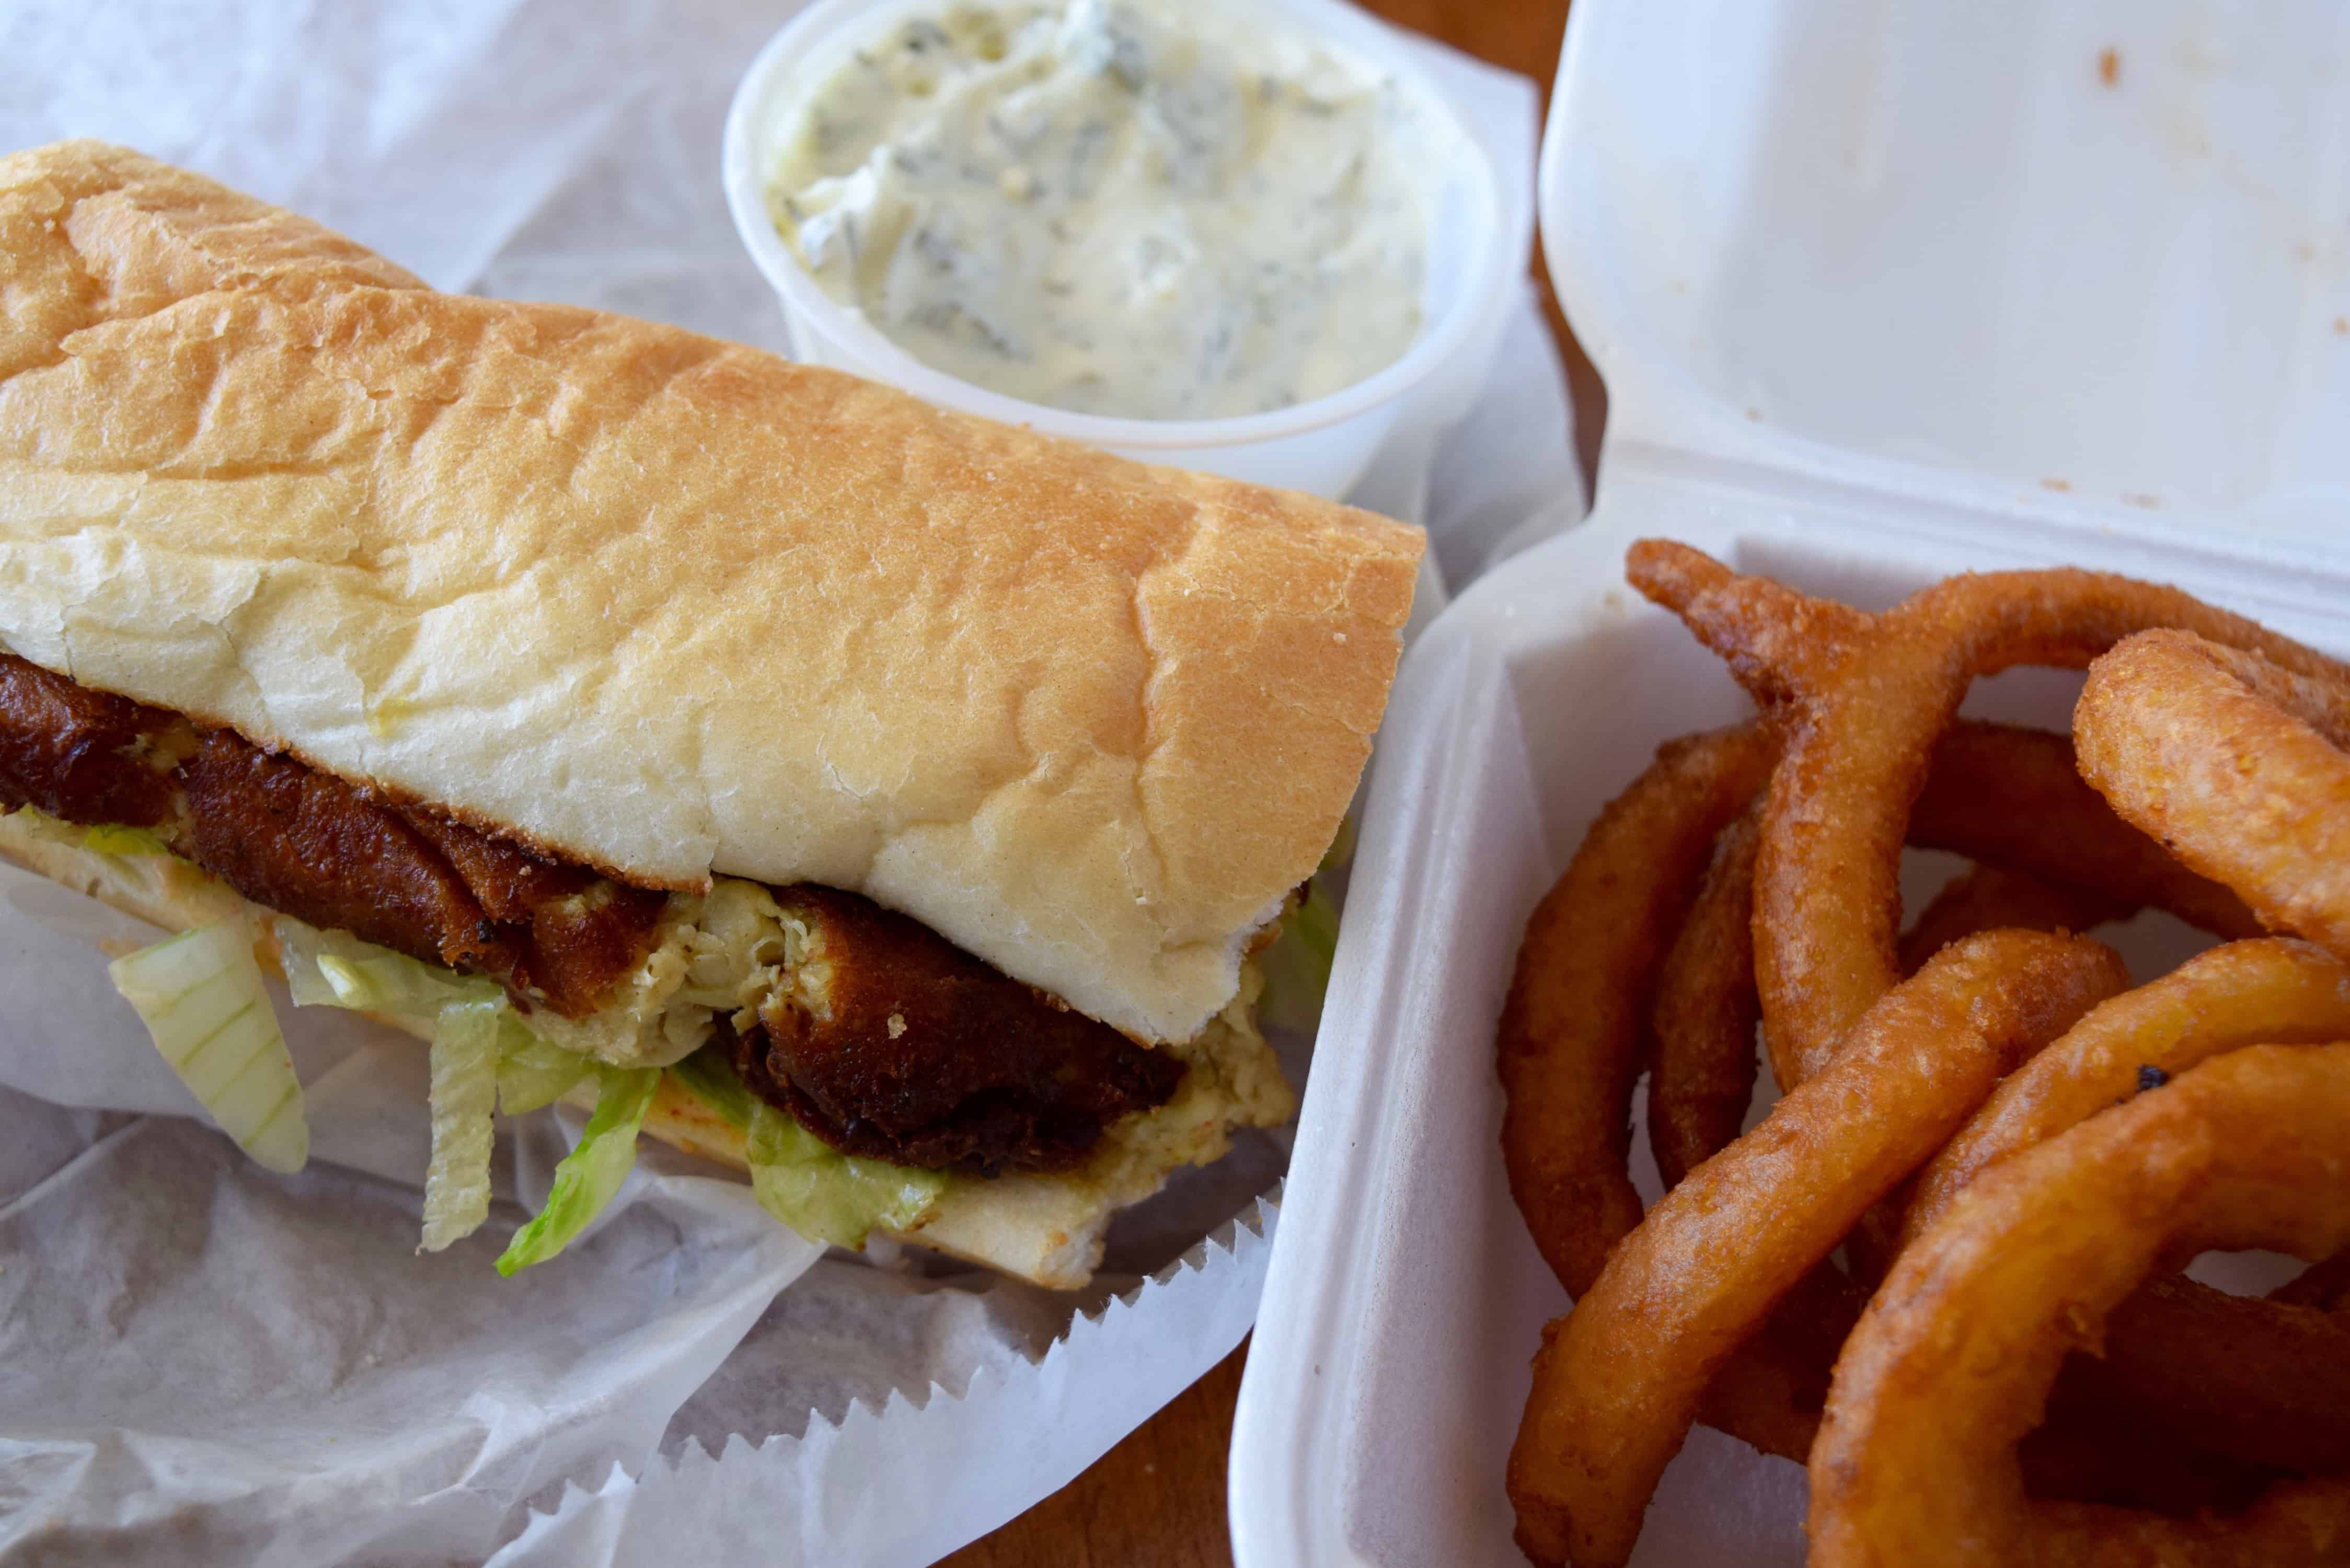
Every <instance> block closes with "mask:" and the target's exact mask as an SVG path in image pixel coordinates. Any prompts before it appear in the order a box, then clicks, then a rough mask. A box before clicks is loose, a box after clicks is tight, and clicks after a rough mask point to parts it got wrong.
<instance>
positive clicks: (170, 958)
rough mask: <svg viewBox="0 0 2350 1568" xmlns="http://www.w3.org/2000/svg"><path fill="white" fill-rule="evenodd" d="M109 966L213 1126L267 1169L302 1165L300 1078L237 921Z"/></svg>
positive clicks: (305, 1134)
mask: <svg viewBox="0 0 2350 1568" xmlns="http://www.w3.org/2000/svg"><path fill="white" fill-rule="evenodd" d="M107 973H108V974H109V976H110V977H111V978H112V979H113V981H114V987H115V989H116V990H117V991H120V992H121V993H122V994H123V997H124V998H125V999H126V1000H127V1001H129V1002H130V1005H131V1006H132V1007H134V1008H136V1009H138V1011H139V1016H140V1018H141V1019H143V1020H144V1021H145V1022H146V1024H147V1032H148V1033H150V1034H151V1035H152V1036H153V1037H154V1040H155V1048H156V1049H157V1050H158V1051H160V1052H161V1053H162V1054H163V1060H164V1061H166V1062H169V1063H170V1064H172V1071H173V1072H175V1073H177V1074H178V1075H180V1079H181V1081H182V1083H184V1084H186V1085H188V1088H189V1090H190V1091H191V1092H192V1093H193V1094H194V1095H195V1096H196V1098H197V1099H198V1100H199V1101H201V1102H203V1107H204V1109H205V1110H207V1111H209V1112H211V1113H212V1116H213V1120H214V1121H215V1122H217V1123H219V1124H220V1128H221V1130H222V1131H223V1132H224V1133H226V1134H228V1136H229V1137H233V1138H234V1139H235V1140H236V1141H237V1144H238V1146H239V1147H242V1148H243V1149H244V1151H245V1152H246V1153H247V1154H249V1155H251V1156H252V1157H253V1158H255V1159H256V1160H258V1161H260V1162H261V1163H262V1164H263V1165H265V1166H266V1167H268V1168H270V1169H271V1170H276V1171H281V1172H285V1173H287V1174H291V1173H292V1172H294V1171H297V1170H299V1169H301V1168H302V1167H303V1166H304V1165H305V1164H306V1163H307V1161H308V1159H309V1158H310V1127H309V1124H308V1123H307V1121H305V1120H304V1119H303V1116H302V1085H301V1083H300V1082H299V1080H297V1079H296V1077H295V1075H294V1058H293V1057H292V1056H291V1055H289V1054H287V1052H286V1036H285V1035H284V1034H282V1033H279V1032H278V1028H277V1015H276V1013H275V1012H272V1011H271V1009H270V1005H269V992H268V989H267V987H266V986H265V985H264V984H263V982H262V979H261V966H260V965H259V964H258V963H255V961H254V957H253V935H252V932H251V931H250V929H247V927H246V926H245V923H244V921H242V920H224V921H221V922H220V923H219V924H217V925H211V926H203V927H201V928H199V929H195V930H192V931H189V932H187V933H186V934H184V935H182V936H177V937H173V938H172V939H171V940H168V941H161V942H157V943H156V944H155V945H154V946H153V947H150V948H142V949H140V950H139V951H137V952H135V953H132V954H130V956H129V957H127V958H122V959H118V960H116V961H114V962H113V963H112V964H111V965H109V967H108V969H107Z"/></svg>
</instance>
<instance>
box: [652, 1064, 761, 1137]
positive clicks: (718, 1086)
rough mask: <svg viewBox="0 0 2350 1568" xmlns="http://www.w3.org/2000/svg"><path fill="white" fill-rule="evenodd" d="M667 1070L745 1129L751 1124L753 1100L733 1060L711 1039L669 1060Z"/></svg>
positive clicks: (705, 1103)
mask: <svg viewBox="0 0 2350 1568" xmlns="http://www.w3.org/2000/svg"><path fill="white" fill-rule="evenodd" d="M669 1070H670V1072H671V1075H673V1076H674V1077H675V1078H676V1079H677V1081H678V1082H679V1083H681V1084H682V1085H685V1086H686V1088H687V1089H688V1090H689V1091H691V1093H692V1095H693V1097H694V1098H695V1099H697V1100H700V1101H701V1102H702V1104H703V1105H705V1106H709V1107H710V1108H711V1109H712V1111H714V1112H716V1113H717V1114H718V1115H719V1116H723V1117H724V1118H725V1119H726V1120H727V1121H728V1122H730V1123H732V1124H733V1126H735V1127H738V1128H740V1129H742V1130H743V1131H744V1132H748V1131H749V1130H750V1128H751V1107H752V1106H754V1104H756V1102H755V1101H754V1100H753V1099H752V1097H751V1091H750V1090H748V1089H746V1088H744V1087H743V1080H742V1078H741V1077H740V1076H739V1075H737V1074H736V1073H735V1071H734V1064H733V1063H732V1062H730V1061H728V1060H727V1059H726V1053H725V1052H724V1051H723V1049H721V1048H720V1047H719V1045H718V1044H716V1043H715V1042H712V1044H708V1045H704V1046H703V1047H702V1049H701V1050H699V1051H696V1052H695V1053H694V1054H692V1055H691V1056H687V1057H685V1058H683V1059H682V1060H680V1061H676V1062H672V1063H671V1064H670V1067H669Z"/></svg>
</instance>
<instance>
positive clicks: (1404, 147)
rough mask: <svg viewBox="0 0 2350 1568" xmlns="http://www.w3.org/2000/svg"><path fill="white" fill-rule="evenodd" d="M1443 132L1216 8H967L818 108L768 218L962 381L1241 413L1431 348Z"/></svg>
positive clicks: (776, 186)
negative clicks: (1431, 281)
mask: <svg viewBox="0 0 2350 1568" xmlns="http://www.w3.org/2000/svg"><path fill="white" fill-rule="evenodd" d="M1425 130H1426V128H1425V127H1424V126H1423V125H1422V124H1421V123H1420V122H1419V113H1418V111H1417V109H1416V107H1415V106H1414V104H1413V103H1412V102H1411V100H1410V99H1409V98H1408V96H1407V95H1406V94H1405V92H1404V91H1403V89H1402V88H1400V87H1399V85H1398V84H1397V83H1395V82H1394V81H1393V80H1391V79H1389V78H1385V77H1383V76H1381V75H1380V74H1379V73H1378V72H1377V71H1375V70H1373V69H1372V68H1371V67H1368V66H1367V65H1366V64H1364V63H1363V62H1361V61H1359V60H1357V59H1356V58H1355V57H1351V56H1348V55H1345V54H1342V53H1341V52H1339V51H1338V50H1336V48H1333V47H1327V46H1325V45H1322V44H1319V43H1317V42H1315V41H1314V40H1312V39H1310V38H1307V37H1305V36H1302V35H1298V34H1295V33H1291V32H1288V31H1286V30H1284V29H1283V28H1281V27H1279V26H1269V25H1267V24H1266V23H1264V22H1263V20H1261V19H1259V18H1255V17H1251V18H1249V19H1248V20H1246V21H1243V20H1241V19H1239V18H1238V17H1236V16H1234V15H1232V14H1228V13H1223V12H1222V11H1219V10H1217V9H1215V8H1214V7H1213V6H1211V5H1197V4H1193V5H1184V4H1180V3H1179V0H1128V3H1126V4H1118V5H1111V4H1103V3H1101V0H1066V3H1065V4H1060V5H1007V6H1003V7H1000V8H993V9H982V8H979V7H975V6H959V7H955V8H953V9H951V10H946V11H943V12H941V13H938V14H935V15H932V16H924V17H918V18H916V19H914V20H911V21H908V22H905V23H902V24H900V25H899V27H898V28H897V29H896V30H895V31H893V32H892V33H890V34H889V35H888V36H885V37H883V38H881V39H879V40H878V41H876V42H874V43H872V44H870V45H868V47H865V48H863V49H861V50H859V51H858V53H857V54H856V55H854V56H853V57H851V58H850V59H849V61H848V62H847V63H846V64H845V65H843V66H842V67H840V69H839V70H838V71H837V73H836V74H835V75H834V76H833V77H832V78H831V79H830V80H828V81H827V83H826V84H825V85H824V86H823V87H822V88H820V89H819V90H818V91H817V93H816V96H815V98H814V99H813V100H812V101H811V102H810V104H809V105H808V107H807V109H806V111H805V113H804V115H803V116H802V118H801V119H799V121H798V122H797V123H796V125H795V127H794V128H793V130H791V132H790V134H789V135H788V137H787V138H786V140H785V143H784V145H783V147H782V149H781V156H780V159H779V161H778V163H777V166H776V169H775V178H774V180H773V182H772V183H771V186H770V206H771V210H772V213H773V215H774V217H775V223H776V227H777V228H778V229H780V230H781V231H782V233H783V234H784V236H785V239H786V240H788V241H789V242H790V243H791V244H792V245H793V246H794V248H795V250H796V251H797V252H798V254H799V256H800V259H801V261H802V262H803V264H804V265H806V266H807V267H808V269H809V270H810V272H811V273H812V274H813V275H815V276H816V280H817V281H818V282H819V283H820V284H822V286H824V288H825V289H826V291H827V293H829V294H830V295H832V296H833V297H834V298H836V299H837V300H839V301H841V302H842V303H844V304H847V305H853V306H857V307H858V308H859V309H861V310H862V311H863V312H864V313H865V315H866V317H867V318H868V320H869V321H871V322H872V323H873V325H874V326H875V327H877V328H879V330H880V331H881V332H883V333H885V334H886V335H887V336H889V337H890V338H891V339H892V340H894V341H895V342H896V343H897V344H898V345H899V347H900V348H904V349H905V350H906V351H907V352H908V353H910V354H912V355H913V356H914V357H915V358H918V359H920V360H922V361H923V362H925V363H927V364H929V365H931V366H933V367H935V368H937V369H941V370H944V371H946V372H947V373H948V374H950V375H952V376H956V377H959V378H961V379H964V380H967V381H971V382H974V383H976V384H978V385H980V386H983V387H987V388H990V389H993V390H996V391H999V392H1003V393H1006V394H1008V395H1010V396H1012V397H1015V398H1020V399H1023V400H1026V401H1029V402H1035V403H1044V404H1047V405H1050V406H1052V407H1055V408H1062V409H1069V410H1076V411H1077V412H1081V413H1092V414H1111V415H1119V416H1124V417H1128V418H1136V419H1220V418H1228V417H1232V416H1235V415H1242V414H1252V413H1261V412H1264V411H1267V410H1274V409H1280V408H1285V407H1288V406H1290V405H1291V404H1294V403H1298V402H1303V401H1306V400H1311V399H1314V398H1318V397H1323V396H1326V395H1327V394H1328V393H1331V392H1335V391H1337V390H1338V389H1341V388H1344V387H1347V386H1351V385H1353V384H1354V383H1356V382H1357V381H1360V380H1362V379H1365V378H1366V377H1368V376H1371V375H1373V374H1375V373H1377V372H1378V371H1379V370H1380V369H1385V368H1386V367H1387V366H1388V365H1389V364H1392V363H1393V362H1394V361H1395V360H1396V359H1397V358H1399V357H1401V355H1402V354H1403V352H1404V351H1405V350H1406V349H1407V348H1409V347H1410V345H1411V341H1412V339H1413V338H1414V337H1416V336H1417V335H1418V334H1419V327H1420V294H1421V287H1422V282H1423V279H1424V277H1425V275H1426V272H1427V249H1428V231H1429V226H1430V188H1431V181H1430V178H1429V176H1428V171H1427V169H1426V166H1425V161H1424V159H1425V153H1424V144H1425V141H1426V140H1427V137H1426V135H1425Z"/></svg>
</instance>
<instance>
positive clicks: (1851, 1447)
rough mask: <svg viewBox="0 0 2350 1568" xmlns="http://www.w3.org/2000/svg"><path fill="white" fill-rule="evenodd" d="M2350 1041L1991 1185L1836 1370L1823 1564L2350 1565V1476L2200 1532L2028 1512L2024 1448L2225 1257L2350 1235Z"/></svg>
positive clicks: (2212, 1069)
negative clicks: (2158, 1304) (2202, 1255)
mask: <svg viewBox="0 0 2350 1568" xmlns="http://www.w3.org/2000/svg"><path fill="white" fill-rule="evenodd" d="M2345 1150H2350V1047H2345V1046H2338V1045H2336V1046H2283V1045H2258V1046H2252V1047H2250V1048H2247V1049H2245V1050H2242V1051H2238V1052H2234V1053H2231V1054H2228V1055H2225V1056H2222V1057H2220V1058H2218V1059H2216V1060H2214V1061H2211V1062H2209V1063H2206V1064H2203V1065H2201V1066H2199V1067H2197V1068H2195V1069H2194V1070H2193V1071H2192V1072H2190V1073H2189V1074H2187V1075H2184V1076H2182V1077H2180V1078H2179V1079H2178V1080H2177V1081H2176V1082H2173V1083H2171V1084H2169V1085H2166V1086H2159V1087H2158V1088H2156V1089H2155V1090H2153V1091H2151V1092H2149V1093H2147V1094H2144V1095H2141V1096H2137V1097H2136V1098H2135V1099H2133V1100H2132V1101H2130V1102H2129V1103H2128V1104H2126V1105H2125V1106H2119V1107H2116V1108H2113V1109H2109V1110H2107V1111H2106V1112H2104V1113H2103V1114H2101V1115H2099V1116H2095V1117H2093V1118H2091V1119H2090V1120H2088V1121H2086V1122H2084V1123H2082V1124H2081V1125H2080V1126H2078V1127H2074V1128H2073V1129H2071V1130H2070V1131H2068V1132H2065V1133H2064V1134H2062V1135H2061V1136H2059V1137H2055V1138H2054V1139H2052V1140H2050V1141H2049V1142H2047V1143H2044V1144H2041V1145H2039V1146H2037V1147H2033V1148H2032V1149H2030V1150H2027V1151H2026V1152H2024V1153H2023V1154H2022V1155H2019V1156H2017V1157H2016V1158H2014V1159H2013V1160H2012V1161H2009V1162H2007V1163H2005V1164H2002V1166H2000V1167H1999V1168H1996V1169H1993V1170H1991V1171H1990V1172H1987V1173H1986V1174H1985V1176H1984V1177H1983V1179H1981V1181H1980V1182H1978V1183H1977V1184H1976V1185H1975V1187H1974V1188H1973V1189H1971V1190H1970V1191H1969V1192H1968V1193H1967V1195H1966V1196H1965V1198H1964V1199H1961V1200H1960V1202H1959V1203H1958V1204H1957V1205H1956V1206H1955V1207H1953V1208H1952V1209H1951V1210H1950V1211H1949V1212H1947V1213H1946V1214H1945V1215H1944V1216H1943V1217H1942V1218H1941V1220H1939V1222H1938V1223H1937V1224H1936V1225H1935V1226H1934V1227H1933V1228H1932V1229H1931V1230H1930V1231H1929V1232H1928V1233H1927V1234H1926V1235H1925V1236H1924V1237H1922V1238H1920V1239H1919V1241H1918V1242H1917V1243H1915V1244H1914V1245H1913V1246H1911V1247H1910V1249H1909V1250H1908V1251H1906V1252H1904V1253H1903V1254H1902V1256H1901V1259H1900V1262H1898V1264H1897V1265H1896V1266H1895V1268H1894V1271H1893V1273H1892V1275H1891V1277H1890V1278H1888V1279H1887V1281H1886V1282H1885V1285H1884V1288H1883V1289H1881V1290H1880V1291H1879V1292H1878V1293H1877V1298H1876V1300H1875V1301H1874V1302H1872V1303H1870V1306H1869V1309H1868V1311H1867V1313H1866V1314H1864V1315H1863V1316H1862V1319H1861V1322H1860V1324H1859V1326H1858V1327H1857V1328H1856V1329H1855V1330H1854V1332H1853V1336H1852V1338H1851V1340H1850V1342H1849V1343H1847V1344H1846V1347H1845V1352H1844V1355H1843V1357H1842V1358H1841V1359H1840V1360H1839V1361H1838V1363H1837V1365H1836V1374H1835V1389H1834V1391H1833V1393H1832V1394H1831V1395H1830V1397H1829V1400H1828V1412H1827V1418H1826V1420H1825V1423H1824V1424H1823V1425H1822V1427H1821V1430H1820V1438H1819V1441H1818V1443H1817V1444H1816V1445H1815V1446H1814V1448H1813V1450H1812V1459H1811V1478H1812V1512H1811V1520H1810V1531H1811V1537H1812V1562H1813V1563H1814V1564H1815V1565H1820V1568H1843V1565H1846V1564H1854V1565H1857V1564H1869V1565H1871V1568H1875V1565H1877V1564H1893V1563H1898V1564H1902V1565H1904V1568H1933V1565H1936V1564H1944V1563H1950V1564H1957V1563H1983V1564H1991V1563H2055V1564H2066V1563H2088V1562H2110V1563H2182V1564H2183V1563H2265V1564H2272V1565H2274V1568H2290V1565H2292V1564H2297V1563H2308V1564H2317V1563H2342V1562H2344V1561H2345V1560H2350V1481H2345V1480H2339V1479H2327V1480H2304V1481H2299V1482H2291V1483H2284V1484H2281V1485H2279V1486H2278V1487H2275V1488H2272V1490H2270V1491H2269V1492H2268V1493H2266V1494H2265V1495H2263V1496H2262V1498H2261V1499H2260V1501H2258V1502H2257V1503H2256V1504H2255V1505H2254V1506H2253V1507H2252V1508H2251V1509H2250V1510H2249V1511H2245V1512H2242V1513H2240V1514H2236V1515H2234V1516H2231V1517H2218V1516H2214V1517H2206V1518H2202V1519H2197V1520H2193V1521H2178V1520H2171V1519H2164V1518H2161V1517H2158V1516H2154V1515H2150V1514H2146V1513H2139V1512H2129V1511H2111V1510H2104V1509H2098V1508H2095V1507H2093V1506H2089V1505H2083V1504H2064V1503H2051V1502H2040V1503H2030V1502H2027V1501H2025V1498H2024V1495H2023V1488H2022V1480H2021V1477H2020V1472H2019V1471H2018V1469H2017V1467H2016V1463H2015V1459H2014V1457H2013V1450H2014V1448H2015V1445H2016V1443H2017V1442H2018V1441H2019V1440H2020V1439H2021V1438H2022V1437H2023V1436H2024V1434H2025V1433H2027V1432H2029V1431H2030V1430H2032V1428H2033V1427H2034V1426H2036V1425H2037V1424H2038V1422H2039V1420H2040V1417H2041V1412H2042V1408H2043V1403H2044V1401H2045V1399H2046V1397H2047V1393H2048V1389H2049V1387H2050V1386H2051V1385H2052V1384H2053V1383H2054V1381H2055V1378H2056V1375H2057V1372H2058V1370H2059V1368H2060V1367H2061V1366H2063V1364H2064V1358H2065V1356H2066V1355H2067V1354H2068V1353H2069V1352H2071V1351H2073V1350H2074V1349H2076V1348H2094V1347H2095V1345H2096V1343H2097V1334H2098V1330H2099V1327H2100V1325H2101V1324H2102V1323H2103V1321H2104V1320H2105V1318H2106V1314H2109V1313H2111V1312H2112V1311H2113V1310H2114V1309H2115V1308H2116V1307H2117V1306H2118V1305H2119V1304H2120V1303H2122V1302H2123V1301H2124V1300H2125V1299H2126V1298H2127V1297H2128V1296H2129V1294H2130V1293H2131V1292H2133V1291H2134V1290H2136V1289H2137V1286H2138V1285H2139V1284H2140V1283H2141V1282H2143V1281H2144V1280H2145V1279H2146V1278H2147V1276H2148V1275H2149V1274H2151V1273H2155V1272H2158V1271H2159V1270H2160V1269H2161V1268H2162V1267H2163V1266H2164V1265H2165V1264H2166V1262H2168V1260H2170V1259H2173V1258H2176V1257H2178V1256H2179V1255H2181V1254H2183V1253H2192V1252H2194V1251H2199V1250H2201V1249H2203V1248H2206V1247H2248V1246H2249V1247H2269V1248H2273V1249H2275V1250H2277V1251H2288V1252H2293V1253H2295V1254H2297V1255H2299V1256H2301V1257H2304V1258H2310V1259H2318V1258H2324V1257H2326V1256H2328V1255H2330V1254H2332V1253H2334V1252H2336V1251H2340V1250H2341V1249H2342V1248H2344V1247H2345V1246H2350V1159H2345Z"/></svg>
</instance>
